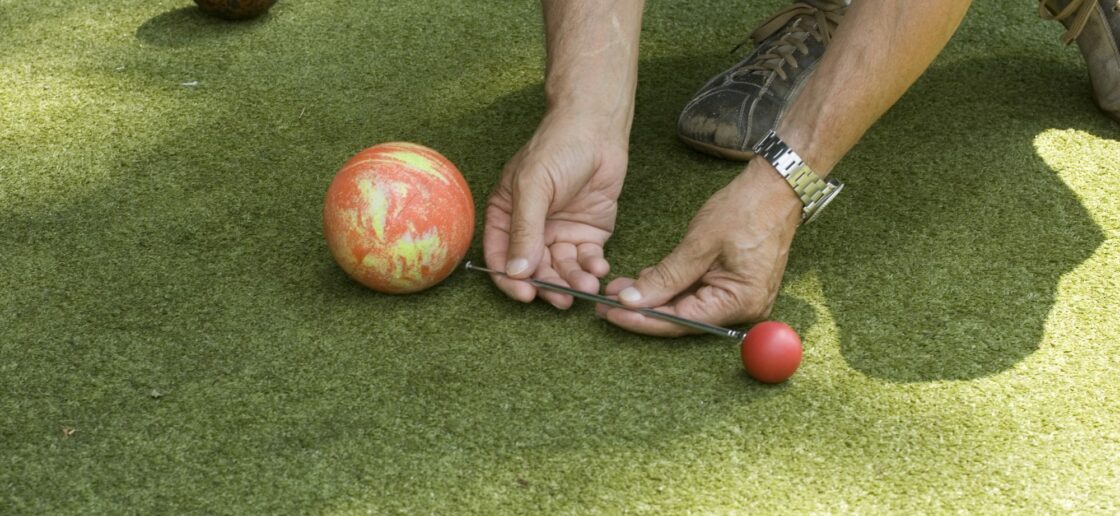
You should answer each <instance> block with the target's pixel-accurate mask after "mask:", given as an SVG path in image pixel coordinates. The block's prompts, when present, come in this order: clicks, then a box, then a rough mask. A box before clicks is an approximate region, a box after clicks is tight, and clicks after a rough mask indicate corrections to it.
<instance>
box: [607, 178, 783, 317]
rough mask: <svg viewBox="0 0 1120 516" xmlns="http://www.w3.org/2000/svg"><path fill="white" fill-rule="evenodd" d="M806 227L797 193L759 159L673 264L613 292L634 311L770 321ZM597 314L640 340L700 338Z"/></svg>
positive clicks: (623, 313) (712, 206)
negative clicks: (797, 239) (800, 228)
mask: <svg viewBox="0 0 1120 516" xmlns="http://www.w3.org/2000/svg"><path fill="white" fill-rule="evenodd" d="M800 221H801V201H800V200H798V198H797V196H796V195H795V194H794V193H793V189H791V188H790V187H789V185H788V184H786V182H785V181H784V180H782V178H781V177H780V176H779V175H778V174H777V172H776V171H774V169H773V168H770V165H769V164H768V163H766V162H765V161H764V160H754V161H752V162H751V163H750V165H748V166H747V169H746V170H745V171H744V172H743V173H742V174H741V175H739V176H738V177H737V178H735V180H733V181H732V182H731V183H730V184H728V185H727V186H726V187H724V188H723V189H722V190H720V191H719V192H716V194H715V195H713V196H712V197H711V199H709V200H708V201H707V202H706V203H705V204H704V206H703V207H702V208H700V211H699V212H698V213H697V214H696V216H695V217H694V218H693V219H692V222H691V223H690V224H689V227H688V231H687V233H686V234H685V237H684V239H683V240H682V241H681V243H680V245H678V246H677V247H676V249H674V250H673V252H672V253H670V254H669V256H668V257H666V258H665V259H664V260H662V261H661V263H658V264H657V265H656V266H653V267H650V268H647V269H645V270H644V271H642V273H641V275H639V277H638V279H637V280H636V281H635V280H634V279H631V278H618V279H616V280H614V281H612V282H611V283H610V285H608V286H607V290H606V293H607V295H611V296H617V297H618V298H619V299H620V300H621V301H622V302H623V303H625V304H627V305H629V306H633V307H647V308H655V309H657V310H660V311H663V312H667V313H670V314H674V315H678V316H681V317H685V318H688V319H693V320H697V321H701V322H706V323H709V324H715V325H731V324H739V323H744V322H753V321H758V320H761V319H764V318H766V316H767V315H769V313H770V308H771V306H773V304H774V300H775V299H776V298H777V295H778V288H779V286H780V285H781V282H782V274H783V273H784V271H785V267H786V259H787V257H788V255H789V247H790V243H791V242H792V241H793V235H794V233H795V232H796V231H797V226H798V224H799V223H800ZM596 310H597V313H598V314H599V316H600V317H603V318H605V319H607V320H608V321H610V322H612V323H614V324H616V325H618V326H620V327H622V328H625V329H627V330H630V331H634V332H638V333H645V334H649V335H658V336H665V337H675V336H679V335H684V334H687V333H695V330H691V329H689V328H685V327H682V326H678V325H676V324H673V323H669V322H666V321H661V320H657V319H653V318H650V317H646V316H644V315H642V314H640V313H637V312H633V311H629V310H625V309H621V308H610V307H607V306H605V305H599V306H598V307H597V309H596Z"/></svg>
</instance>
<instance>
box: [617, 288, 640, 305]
mask: <svg viewBox="0 0 1120 516" xmlns="http://www.w3.org/2000/svg"><path fill="white" fill-rule="evenodd" d="M618 297H619V298H620V299H622V300H623V301H626V302H627V303H637V302H638V301H641V300H642V293H641V292H638V289H636V288H634V287H626V288H624V289H622V292H619V293H618Z"/></svg>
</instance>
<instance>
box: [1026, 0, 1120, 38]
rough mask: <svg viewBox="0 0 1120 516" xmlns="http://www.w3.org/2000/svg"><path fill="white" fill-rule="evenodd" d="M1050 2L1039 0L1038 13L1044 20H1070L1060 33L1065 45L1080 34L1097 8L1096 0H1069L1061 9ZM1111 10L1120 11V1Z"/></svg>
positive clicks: (1048, 0)
mask: <svg viewBox="0 0 1120 516" xmlns="http://www.w3.org/2000/svg"><path fill="white" fill-rule="evenodd" d="M1052 3H1053V2H1051V1H1050V0H1040V1H1039V2H1038V15H1039V16H1041V17H1042V19H1044V20H1057V21H1060V22H1063V24H1064V23H1065V20H1067V19H1068V20H1070V22H1069V25H1067V28H1066V32H1065V33H1064V34H1062V43H1065V44H1066V45H1068V44H1070V43H1073V41H1074V40H1076V39H1077V37H1078V36H1080V35H1081V31H1083V30H1085V25H1087V24H1088V23H1089V17H1090V16H1092V15H1093V10H1094V9H1096V8H1097V0H1070V2H1069V3H1068V4H1066V6H1065V8H1063V9H1058V8H1056V7H1053V6H1051V4H1052ZM1112 10H1113V11H1117V12H1120V2H1118V3H1117V4H1116V5H1114V6H1113V7H1112Z"/></svg>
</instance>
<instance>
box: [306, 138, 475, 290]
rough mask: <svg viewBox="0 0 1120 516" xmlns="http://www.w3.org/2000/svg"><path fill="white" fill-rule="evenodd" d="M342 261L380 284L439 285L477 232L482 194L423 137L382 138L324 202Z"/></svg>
mask: <svg viewBox="0 0 1120 516" xmlns="http://www.w3.org/2000/svg"><path fill="white" fill-rule="evenodd" d="M323 231H324V234H325V236H326V238H327V246H328V247H329V248H330V251H331V254H332V255H333V256H334V259H335V261H337V262H338V264H339V266H341V267H342V269H343V270H345V271H346V273H347V274H349V275H350V277H352V278H354V279H355V280H357V281H358V282H359V283H361V284H363V285H365V286H367V287H369V288H372V289H374V290H376V291H378V292H384V293H387V294H406V293H410V292H417V291H420V290H423V289H426V288H428V287H431V286H433V285H435V284H437V283H439V282H441V281H443V280H444V279H445V278H447V276H449V275H450V274H451V272H452V271H454V270H455V267H456V266H457V265H458V264H459V262H460V261H461V260H462V259H463V257H464V256H465V255H466V254H467V250H468V249H469V248H470V244H471V236H472V235H473V233H474V199H473V197H472V196H471V191H470V188H468V186H467V182H466V180H464V179H463V176H462V174H460V173H459V169H457V168H455V165H454V164H452V163H451V162H450V161H448V159H447V158H445V157H443V155H441V154H440V153H438V152H436V151H434V150H432V149H429V148H427V147H425V146H423V145H417V144H414V143H404V142H392V143H382V144H379V145H375V146H373V147H370V148H368V149H365V150H363V151H362V152H359V153H358V154H356V155H355V156H354V157H353V158H351V159H350V161H347V162H346V164H345V165H343V166H342V168H341V169H340V170H339V171H338V174H337V175H335V177H334V180H333V181H332V182H331V185H330V187H329V188H328V189H327V196H326V201H325V203H324V206H323Z"/></svg>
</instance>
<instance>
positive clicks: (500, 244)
mask: <svg viewBox="0 0 1120 516" xmlns="http://www.w3.org/2000/svg"><path fill="white" fill-rule="evenodd" d="M509 224H510V216H509V212H507V211H506V210H505V209H504V208H503V207H502V206H501V203H500V201H499V200H496V199H492V200H491V201H490V205H489V206H487V208H486V227H485V229H484V230H483V235H482V249H483V258H484V260H485V261H486V267H488V268H490V269H494V270H497V271H504V270H505V268H506V263H507V262H508V260H507V256H508V251H509ZM490 279H491V280H493V281H494V285H496V286H497V287H498V289H500V290H501V291H502V292H504V293H505V294H506V295H507V296H509V297H510V298H513V299H516V300H518V301H521V302H522V303H528V302H530V301H532V300H533V299H535V298H536V297H537V289H536V287H534V286H532V285H530V284H528V283H526V282H524V281H519V280H515V279H512V278H507V277H505V276H503V275H500V274H491V275H490Z"/></svg>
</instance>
